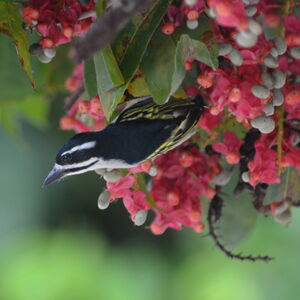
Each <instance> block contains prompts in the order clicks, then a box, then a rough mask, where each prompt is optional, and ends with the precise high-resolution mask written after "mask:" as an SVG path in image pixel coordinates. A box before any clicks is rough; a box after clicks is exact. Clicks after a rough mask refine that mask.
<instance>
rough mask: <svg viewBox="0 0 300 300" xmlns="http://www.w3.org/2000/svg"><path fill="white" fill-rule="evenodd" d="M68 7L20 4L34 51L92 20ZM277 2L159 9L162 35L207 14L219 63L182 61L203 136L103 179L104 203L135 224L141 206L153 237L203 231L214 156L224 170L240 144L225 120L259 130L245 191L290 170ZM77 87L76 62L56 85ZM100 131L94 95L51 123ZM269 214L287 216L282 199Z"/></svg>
mask: <svg viewBox="0 0 300 300" xmlns="http://www.w3.org/2000/svg"><path fill="white" fill-rule="evenodd" d="M75 2H76V1H71V0H70V1H60V2H59V3H61V6H59V5H54V4H55V3H56V1H37V0H36V1H30V2H29V4H28V5H27V6H26V7H25V8H24V10H23V15H24V18H25V20H26V21H27V22H28V23H29V24H32V25H34V23H35V22H34V21H37V24H38V25H34V26H37V28H38V30H39V32H40V33H41V34H42V36H43V39H42V41H41V45H42V46H43V48H47V47H50V48H51V47H54V46H56V45H58V44H60V43H62V42H67V41H69V40H70V38H71V36H72V35H74V34H77V33H78V34H79V33H80V32H82V31H84V30H86V28H87V27H88V25H89V24H90V23H91V22H92V20H93V19H92V18H87V19H84V20H82V21H80V20H79V19H80V17H79V16H80V15H81V14H82V13H85V12H87V11H90V10H91V9H93V8H94V2H93V1H90V3H89V5H87V6H83V5H80V4H78V3H77V2H76V3H77V4H75ZM277 2H278V1H275V0H260V1H257V0H248V1H242V0H233V1H229V0H208V1H206V2H205V1H203V0H183V1H182V2H181V3H178V2H177V3H178V5H177V6H175V5H172V6H170V7H169V9H168V12H167V15H166V16H165V21H166V22H164V23H163V25H162V31H163V32H164V33H165V34H173V33H174V31H175V30H176V28H178V27H183V26H187V27H188V28H189V29H190V30H193V29H196V28H197V27H198V26H200V25H201V24H199V17H200V15H201V14H202V13H203V12H204V11H206V12H207V13H208V14H209V16H210V17H211V18H212V20H211V23H212V33H213V34H214V37H215V38H216V40H217V42H218V48H219V52H218V56H219V62H220V66H219V68H218V69H217V70H212V69H211V68H210V67H208V66H207V65H204V64H203V63H200V62H197V61H196V60H195V59H194V58H193V57H191V58H189V59H188V60H187V61H186V62H185V69H186V70H187V71H189V70H192V71H191V72H190V74H196V75H191V76H190V78H189V80H190V81H189V86H188V87H186V88H185V91H186V94H187V95H188V96H190V97H195V96H196V95H198V94H201V95H203V96H204V98H205V99H206V100H207V106H208V108H207V109H206V111H205V112H204V113H203V115H202V117H201V119H200V120H199V122H198V125H197V126H198V128H199V130H202V131H205V133H206V135H207V136H208V138H207V139H204V138H203V137H202V136H201V137H199V136H197V135H196V136H195V137H194V140H193V143H192V142H191V143H189V142H186V143H185V144H184V145H183V146H180V147H179V148H176V149H174V150H172V151H170V152H168V153H166V154H165V155H162V156H160V157H158V158H156V159H155V161H154V162H147V163H144V164H143V165H141V166H138V167H136V168H132V169H131V170H129V173H127V175H126V176H123V177H122V176H120V177H121V178H119V179H118V180H117V181H115V182H113V181H107V188H106V192H108V195H109V201H110V202H111V201H114V200H115V199H117V198H122V199H123V203H124V206H125V207H126V209H127V210H128V212H129V213H130V216H131V219H132V220H133V221H134V222H135V223H136V224H137V223H139V224H142V223H143V222H141V221H139V222H138V221H137V218H138V217H141V216H142V217H144V216H145V214H146V212H147V211H149V210H150V209H151V210H153V211H154V212H155V214H156V216H155V218H154V220H153V221H152V223H151V225H150V229H151V231H152V232H153V233H154V234H161V233H163V232H164V231H165V230H166V229H167V228H173V229H176V230H179V229H181V228H182V227H190V228H192V229H193V230H194V231H195V232H201V231H202V230H203V222H202V209H201V202H200V198H201V199H202V198H204V197H205V198H206V199H212V198H213V197H214V195H215V193H216V185H217V183H216V181H215V180H214V179H215V178H216V177H217V176H218V175H220V174H221V173H222V169H221V163H220V162H221V160H222V159H224V161H225V162H226V163H227V164H229V166H228V169H231V165H237V164H240V165H242V162H243V161H245V154H241V147H244V145H245V144H246V143H247V141H246V140H243V139H241V138H239V137H240V135H237V134H236V133H235V132H234V129H232V127H229V126H227V123H228V120H233V122H234V123H235V125H236V126H237V127H238V128H242V130H239V133H240V132H241V131H243V132H247V131H248V132H249V130H250V129H251V130H253V129H255V130H256V131H257V132H258V134H259V137H258V138H257V139H256V140H255V141H253V145H252V146H253V147H252V148H253V155H252V154H251V155H249V157H246V163H245V166H244V167H245V170H244V171H243V172H242V174H241V181H243V182H245V183H248V184H250V185H251V186H252V187H256V186H257V185H258V184H260V183H265V184H272V183H279V182H280V172H282V170H284V168H287V167H290V166H293V167H296V168H297V170H298V171H299V173H300V159H299V157H300V131H299V127H300V126H299V122H300V121H299V120H300V84H299V83H297V82H299V77H297V76H299V75H300V19H299V18H297V17H295V16H293V15H292V12H293V10H292V9H290V11H289V14H290V15H288V16H287V15H286V14H287V12H283V10H282V7H281V6H280V5H278V3H277ZM205 3H206V4H207V6H205ZM245 3H246V4H245ZM290 5H292V4H290ZM54 13H55V14H54ZM53 14H54V15H53ZM50 15H51V18H50V17H49V16H50ZM57 24H61V25H57ZM84 24H85V25H84ZM85 26H87V27H85ZM277 26H281V28H277ZM67 28H72V30H73V31H72V34H70V35H69V34H65V30H66V29H67ZM265 29H271V30H269V31H271V32H279V30H278V29H281V30H280V32H282V34H281V35H280V36H275V35H273V36H271V37H270V36H266V32H267V30H265ZM66 32H67V30H66ZM48 38H49V39H50V40H51V41H52V42H53V43H52V44H51V43H48V42H49V41H48V40H47V39H48ZM50 44H51V45H50ZM190 74H189V75H190ZM193 76H194V77H193ZM191 78H192V79H191ZM82 81H83V79H82V66H81V65H80V66H77V67H76V69H75V70H74V73H73V75H72V76H71V77H70V78H69V79H68V80H67V82H66V87H67V89H68V90H69V91H75V90H76V89H77V88H78V86H79V85H80V84H81V83H82ZM295 124H296V125H295ZM104 125H105V122H104V114H103V111H102V108H101V105H100V101H99V97H94V98H93V99H91V100H90V101H85V100H84V99H79V100H78V101H77V102H76V103H75V104H74V105H73V106H72V108H71V109H70V110H69V111H68V113H67V114H66V115H65V116H64V117H62V119H61V121H60V126H61V128H62V129H72V130H75V131H76V132H82V131H90V130H100V129H101V128H103V127H104ZM250 132H252V131H250ZM238 136H239V137H238ZM197 143H200V144H201V143H202V145H203V144H204V143H205V144H206V145H210V146H211V148H210V151H207V152H206V153H202V152H201V151H200V150H199V147H198V146H197ZM153 170H155V172H153ZM143 172H144V173H147V174H148V175H150V176H151V178H150V180H148V179H149V176H145V178H146V179H147V180H148V184H146V185H147V189H148V190H145V187H143V188H141V187H140V186H139V183H138V177H139V176H143V175H144V174H143ZM149 197H150V198H151V199H150V200H149ZM102 200H103V199H102ZM151 200H152V201H151ZM104 203H105V202H104ZM103 207H106V203H105V205H103ZM282 207H283V208H282ZM269 208H270V211H271V213H272V214H273V215H274V216H278V215H280V216H281V217H282V213H283V212H284V213H285V214H287V211H289V210H288V209H286V203H285V202H284V201H283V203H280V204H272V205H270V207H269ZM281 220H282V219H281Z"/></svg>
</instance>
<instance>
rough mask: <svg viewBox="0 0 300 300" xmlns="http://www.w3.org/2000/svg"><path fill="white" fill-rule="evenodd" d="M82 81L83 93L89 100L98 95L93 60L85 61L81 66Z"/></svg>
mask: <svg viewBox="0 0 300 300" xmlns="http://www.w3.org/2000/svg"><path fill="white" fill-rule="evenodd" d="M83 80H84V86H85V92H87V94H88V97H89V99H91V98H93V97H95V96H97V95H98V89H97V77H96V70H95V64H94V60H93V59H89V60H86V61H85V62H84V65H83Z"/></svg>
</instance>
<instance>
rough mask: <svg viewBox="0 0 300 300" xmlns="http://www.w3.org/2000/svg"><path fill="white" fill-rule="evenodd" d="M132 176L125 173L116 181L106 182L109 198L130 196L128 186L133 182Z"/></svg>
mask: <svg viewBox="0 0 300 300" xmlns="http://www.w3.org/2000/svg"><path fill="white" fill-rule="evenodd" d="M134 181H135V180H134V177H133V176H131V175H127V176H125V177H122V178H121V179H120V180H119V181H117V182H108V183H107V191H108V192H109V193H110V198H111V200H115V199H117V198H124V197H125V198H126V197H131V190H130V188H131V187H132V186H133V184H134Z"/></svg>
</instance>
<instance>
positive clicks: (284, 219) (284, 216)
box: [273, 209, 292, 225]
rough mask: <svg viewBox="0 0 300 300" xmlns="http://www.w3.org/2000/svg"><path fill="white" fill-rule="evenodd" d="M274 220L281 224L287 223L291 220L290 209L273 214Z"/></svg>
mask: <svg viewBox="0 0 300 300" xmlns="http://www.w3.org/2000/svg"><path fill="white" fill-rule="evenodd" d="M273 218H274V221H275V222H276V223H278V224H281V225H288V224H289V223H290V222H291V220H292V213H291V210H290V209H286V210H285V211H284V212H282V213H281V214H279V215H275V216H273Z"/></svg>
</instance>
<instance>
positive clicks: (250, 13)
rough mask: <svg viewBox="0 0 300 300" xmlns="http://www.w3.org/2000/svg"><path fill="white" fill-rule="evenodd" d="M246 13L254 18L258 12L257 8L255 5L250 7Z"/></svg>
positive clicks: (246, 9)
mask: <svg viewBox="0 0 300 300" xmlns="http://www.w3.org/2000/svg"><path fill="white" fill-rule="evenodd" d="M245 11H246V15H247V16H248V17H253V16H254V15H255V14H256V12H257V8H256V6H254V5H249V6H247V7H246V8H245Z"/></svg>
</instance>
